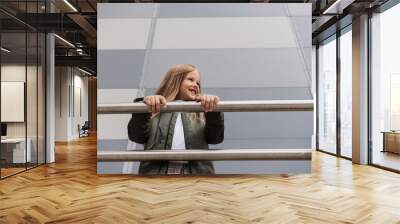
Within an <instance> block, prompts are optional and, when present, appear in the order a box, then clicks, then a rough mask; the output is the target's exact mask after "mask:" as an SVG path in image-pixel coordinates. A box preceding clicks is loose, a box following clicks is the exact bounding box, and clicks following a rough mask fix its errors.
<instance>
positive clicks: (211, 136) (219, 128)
mask: <svg viewBox="0 0 400 224" xmlns="http://www.w3.org/2000/svg"><path fill="white" fill-rule="evenodd" d="M205 117H206V126H205V135H206V141H207V143H208V144H219V143H221V142H223V141H224V129H225V125H224V113H222V112H206V113H205Z"/></svg>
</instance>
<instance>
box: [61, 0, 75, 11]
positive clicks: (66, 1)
mask: <svg viewBox="0 0 400 224" xmlns="http://www.w3.org/2000/svg"><path fill="white" fill-rule="evenodd" d="M64 2H65V4H67V5H68V6H69V7H70V8H71V9H72V10H74V12H78V10H77V9H76V8H75V7H74V6H73V5H72V4H71V3H69V1H68V0H64Z"/></svg>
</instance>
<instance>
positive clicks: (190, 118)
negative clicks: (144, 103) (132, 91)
mask: <svg viewBox="0 0 400 224" xmlns="http://www.w3.org/2000/svg"><path fill="white" fill-rule="evenodd" d="M135 101H137V100H135ZM201 113H204V116H203V117H204V118H205V121H204V118H203V119H201V118H200V117H201V116H200V114H201ZM177 116H178V113H177V112H175V113H170V112H168V113H160V114H158V115H156V116H154V117H153V118H150V114H149V113H134V114H132V118H131V119H130V121H129V123H128V137H129V139H130V140H131V141H134V142H136V143H139V144H144V149H145V150H163V149H164V150H170V149H171V146H172V138H173V135H174V128H175V123H176V119H177ZM181 117H182V126H183V132H184V137H185V145H186V149H208V148H209V147H208V144H219V143H221V142H222V141H223V140H224V115H223V113H222V112H192V113H186V112H182V113H181ZM188 166H189V170H190V173H191V174H213V173H214V167H213V165H212V162H210V161H189V163H188ZM167 168H168V161H143V162H141V163H140V166H139V174H166V173H167Z"/></svg>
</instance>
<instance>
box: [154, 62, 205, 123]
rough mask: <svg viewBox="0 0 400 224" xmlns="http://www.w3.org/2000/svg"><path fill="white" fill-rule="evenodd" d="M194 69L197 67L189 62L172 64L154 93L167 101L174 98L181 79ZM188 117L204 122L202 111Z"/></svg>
mask: <svg viewBox="0 0 400 224" xmlns="http://www.w3.org/2000/svg"><path fill="white" fill-rule="evenodd" d="M195 70H197V68H196V67H195V66H194V65H190V64H177V65H174V66H172V67H171V68H170V69H169V70H168V71H167V73H166V74H165V76H164V78H163V80H162V81H161V83H160V85H159V86H158V88H157V91H156V95H161V96H164V97H165V99H166V100H167V101H173V100H175V99H176V97H177V96H178V94H179V90H180V87H181V83H182V81H183V80H184V79H185V77H186V75H187V74H189V73H190V72H193V71H195ZM199 93H201V86H199ZM190 118H191V119H192V120H195V119H200V121H201V122H202V123H203V124H205V116H204V113H201V112H200V113H193V114H191V115H190Z"/></svg>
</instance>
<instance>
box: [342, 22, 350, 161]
mask: <svg viewBox="0 0 400 224" xmlns="http://www.w3.org/2000/svg"><path fill="white" fill-rule="evenodd" d="M346 31H347V32H346ZM344 32H345V33H343V34H342V35H341V36H340V154H341V155H342V156H345V157H348V158H351V157H352V150H351V141H352V138H351V136H352V125H351V124H352V109H351V108H352V35H351V27H349V30H345V31H344Z"/></svg>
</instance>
